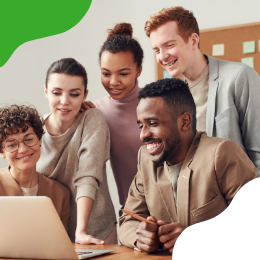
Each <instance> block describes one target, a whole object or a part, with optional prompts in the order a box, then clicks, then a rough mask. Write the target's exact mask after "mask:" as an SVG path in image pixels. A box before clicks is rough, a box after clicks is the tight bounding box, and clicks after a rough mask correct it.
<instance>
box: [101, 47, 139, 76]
mask: <svg viewBox="0 0 260 260" xmlns="http://www.w3.org/2000/svg"><path fill="white" fill-rule="evenodd" d="M100 65H101V68H102V69H107V70H115V71H117V70H121V69H124V68H130V69H132V68H133V67H136V65H137V64H136V62H134V55H133V53H132V52H129V51H127V52H122V51H121V52H118V53H111V52H109V51H104V52H103V53H102V55H101V59H100Z"/></svg>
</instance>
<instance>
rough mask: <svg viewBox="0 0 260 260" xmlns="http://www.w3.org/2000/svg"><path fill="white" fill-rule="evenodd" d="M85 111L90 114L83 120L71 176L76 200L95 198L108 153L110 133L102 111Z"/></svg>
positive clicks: (93, 109)
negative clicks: (76, 162) (74, 171)
mask: <svg viewBox="0 0 260 260" xmlns="http://www.w3.org/2000/svg"><path fill="white" fill-rule="evenodd" d="M86 112H87V113H90V115H88V117H86V118H88V119H87V120H85V125H84V129H83V133H82V137H81V138H82V140H81V145H80V148H79V150H78V159H79V166H78V171H77V172H76V173H75V175H74V178H73V185H74V187H75V188H76V189H77V194H76V201H77V199H78V198H79V197H89V198H91V199H93V200H95V194H96V191H97V189H98V188H99V185H100V184H101V183H102V181H103V177H104V172H105V167H106V165H105V163H106V161H107V160H108V159H109V153H110V134H109V129H108V126H107V124H106V122H105V119H104V117H103V115H102V113H101V112H100V111H99V110H98V109H95V108H92V109H90V110H88V111H86Z"/></svg>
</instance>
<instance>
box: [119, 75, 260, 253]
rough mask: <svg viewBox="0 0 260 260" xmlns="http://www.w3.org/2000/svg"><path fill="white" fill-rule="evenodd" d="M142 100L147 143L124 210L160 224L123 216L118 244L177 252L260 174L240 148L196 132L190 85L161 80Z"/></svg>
mask: <svg viewBox="0 0 260 260" xmlns="http://www.w3.org/2000/svg"><path fill="white" fill-rule="evenodd" d="M138 98H139V99H140V102H139V105H138V107H137V123H138V125H139V127H140V128H141V134H140V139H141V141H142V142H143V143H144V144H145V145H144V146H142V147H141V148H140V150H139V154H138V172H137V174H136V176H135V178H134V180H133V182H132V184H131V186H130V189H129V193H128V198H127V201H126V204H125V209H126V210H128V211H131V212H133V213H136V214H138V215H140V216H142V217H145V218H147V220H150V221H152V222H154V223H155V224H151V223H146V222H139V221H137V220H136V219H134V218H132V217H130V216H128V215H126V214H123V215H122V217H120V219H119V224H120V229H119V240H120V242H121V243H122V244H124V245H125V246H128V247H132V248H133V247H137V248H139V249H140V250H142V251H147V252H153V251H156V250H157V249H158V248H159V245H160V243H162V244H163V245H164V247H165V248H166V249H169V250H170V251H171V252H172V249H173V246H174V244H175V242H176V240H177V238H178V236H179V235H180V234H181V233H182V232H183V230H184V229H185V228H186V227H188V226H190V225H193V224H195V223H198V222H201V221H205V220H208V219H211V218H213V217H215V216H217V215H218V214H220V213H221V212H222V211H223V210H225V209H226V208H227V206H228V205H229V204H230V202H231V201H232V199H233V197H234V196H235V194H236V193H237V191H238V190H239V189H240V188H241V187H242V186H243V185H244V184H245V183H247V182H248V181H250V180H252V179H254V178H257V177H258V176H259V175H258V172H257V169H256V168H255V166H254V164H253V163H252V162H251V160H250V159H249V158H248V156H247V155H246V154H245V152H244V151H243V149H242V148H241V147H240V146H239V145H238V144H236V143H235V142H233V141H229V140H225V139H221V138H218V137H208V136H207V135H206V133H203V132H198V131H196V106H195V103H194V100H193V97H192V95H191V93H190V90H189V87H188V85H187V84H186V83H185V82H183V81H181V80H179V79H174V78H173V79H164V80H159V81H157V82H154V83H151V84H148V85H146V86H145V87H144V88H143V89H142V90H141V91H140V92H139V95H138Z"/></svg>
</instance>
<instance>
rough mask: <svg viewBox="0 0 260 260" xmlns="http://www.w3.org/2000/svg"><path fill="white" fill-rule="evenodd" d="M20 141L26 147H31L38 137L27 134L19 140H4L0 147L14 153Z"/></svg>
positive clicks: (37, 140)
mask: <svg viewBox="0 0 260 260" xmlns="http://www.w3.org/2000/svg"><path fill="white" fill-rule="evenodd" d="M22 142H23V143H24V144H25V145H26V146H28V147H33V146H35V145H36V144H37V143H38V142H39V139H38V137H37V135H35V134H28V135H27V136H25V137H24V139H23V141H21V142H18V141H17V140H15V139H8V140H6V141H5V144H4V146H1V147H2V148H4V149H5V150H6V151H7V152H9V153H14V152H15V151H17V150H18V148H19V143H22Z"/></svg>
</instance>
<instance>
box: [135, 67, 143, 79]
mask: <svg viewBox="0 0 260 260" xmlns="http://www.w3.org/2000/svg"><path fill="white" fill-rule="evenodd" d="M142 69H143V67H142V65H141V66H140V67H139V68H138V69H137V74H136V78H139V76H140V75H141V72H142Z"/></svg>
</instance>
